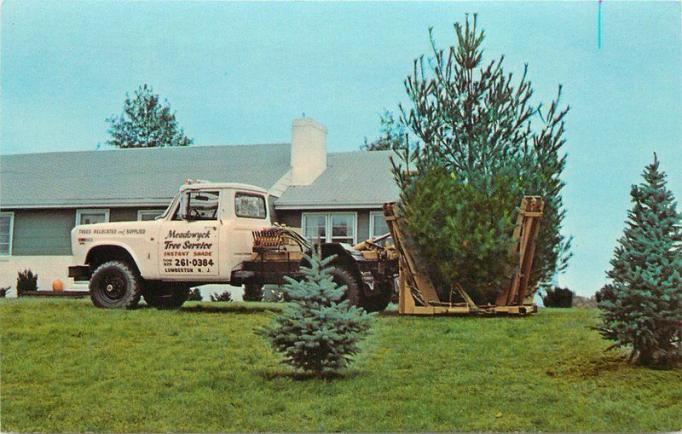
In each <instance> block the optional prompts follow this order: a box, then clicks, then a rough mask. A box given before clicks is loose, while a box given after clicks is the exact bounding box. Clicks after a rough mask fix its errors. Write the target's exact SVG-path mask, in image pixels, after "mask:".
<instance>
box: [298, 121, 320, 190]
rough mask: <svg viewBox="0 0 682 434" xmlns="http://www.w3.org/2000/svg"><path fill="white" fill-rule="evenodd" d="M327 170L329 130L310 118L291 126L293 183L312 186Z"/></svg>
mask: <svg viewBox="0 0 682 434" xmlns="http://www.w3.org/2000/svg"><path fill="white" fill-rule="evenodd" d="M326 168H327V129H326V128H325V127H324V125H322V124H320V123H317V122H315V121H314V120H312V119H310V118H301V119H294V122H293V124H292V126H291V183H290V185H310V184H312V183H313V181H315V179H316V178H317V177H318V176H320V175H321V174H322V172H324V171H325V169H326Z"/></svg>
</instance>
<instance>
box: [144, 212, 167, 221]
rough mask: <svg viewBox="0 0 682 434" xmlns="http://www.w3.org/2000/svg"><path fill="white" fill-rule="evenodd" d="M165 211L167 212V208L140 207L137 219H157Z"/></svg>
mask: <svg viewBox="0 0 682 434" xmlns="http://www.w3.org/2000/svg"><path fill="white" fill-rule="evenodd" d="M164 212H166V210H165V209H140V210H138V211H137V221H140V222H145V221H149V220H155V219H156V218H157V217H158V216H160V215H162V214H163V213H164Z"/></svg>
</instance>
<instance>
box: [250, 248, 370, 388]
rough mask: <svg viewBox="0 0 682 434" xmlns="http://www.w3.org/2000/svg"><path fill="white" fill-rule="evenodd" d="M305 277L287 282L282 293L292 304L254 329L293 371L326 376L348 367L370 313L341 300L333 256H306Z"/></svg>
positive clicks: (355, 352)
mask: <svg viewBox="0 0 682 434" xmlns="http://www.w3.org/2000/svg"><path fill="white" fill-rule="evenodd" d="M307 260H308V261H309V262H310V267H309V268H308V267H302V272H303V274H304V279H303V280H301V281H296V280H294V279H291V278H287V284H286V285H285V286H284V288H283V291H284V293H285V294H286V297H287V298H288V299H289V300H290V301H291V303H290V304H289V305H288V306H287V307H286V308H285V309H284V310H283V312H282V313H281V314H280V315H279V316H277V317H275V319H274V321H273V323H272V324H271V325H270V326H269V327H266V328H263V329H261V330H259V331H258V332H259V333H260V334H261V335H264V336H265V337H266V338H267V339H268V340H269V341H270V345H271V346H272V347H273V349H274V350H275V351H277V352H278V353H280V354H282V356H283V357H284V361H285V362H286V363H288V364H289V365H291V366H293V367H294V368H296V369H301V370H303V371H305V372H310V373H315V374H317V375H325V374H331V373H334V372H337V371H338V370H340V369H341V368H344V367H345V366H347V365H348V364H349V363H350V361H351V360H352V359H353V356H354V355H355V354H357V352H358V343H359V342H360V341H361V340H362V338H363V337H365V336H366V335H367V333H368V331H369V327H370V315H368V314H367V313H366V312H365V311H364V310H363V309H362V308H358V307H355V306H351V305H350V302H349V301H347V300H343V295H344V292H345V286H341V287H340V286H338V285H337V284H336V283H334V281H333V280H332V278H331V275H330V273H331V271H332V270H333V268H331V267H329V263H330V262H331V261H332V260H333V257H330V258H326V259H324V260H320V258H319V257H316V256H313V257H308V258H307Z"/></svg>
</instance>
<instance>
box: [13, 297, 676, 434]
mask: <svg viewBox="0 0 682 434" xmlns="http://www.w3.org/2000/svg"><path fill="white" fill-rule="evenodd" d="M269 309H270V310H273V309H277V305H271V304H241V303H228V304H223V303H201V304H197V303H189V304H188V306H186V307H185V308H183V309H182V310H180V311H177V312H169V311H157V310H153V309H147V308H141V309H138V310H135V311H111V310H99V309H96V308H94V307H92V306H91V305H90V304H89V301H87V300H44V299H20V300H2V301H1V302H0V316H1V322H0V333H1V338H2V341H1V348H0V349H1V351H2V366H1V374H2V377H1V380H2V384H1V386H2V388H1V389H0V393H1V403H0V404H1V407H0V420H1V422H2V426H1V427H0V428H1V430H2V431H116V432H118V431H122V432H130V431H154V432H159V431H163V432H165V431H194V432H201V431H254V430H256V431H283V430H284V431H340V430H342V431H403V430H409V431H442V430H448V431H451V430H483V431H489V430H490V431H509V430H525V431H672V430H680V429H682V370H679V369H678V370H668V371H664V370H651V369H645V368H640V367H633V366H628V365H627V364H626V363H625V362H623V361H622V359H621V357H622V355H620V354H617V353H611V352H609V353H604V351H603V350H604V349H605V348H606V347H607V343H605V342H603V341H602V340H601V338H600V337H599V335H598V333H597V332H595V331H593V330H591V329H590V326H593V325H595V324H596V321H597V312H596V311H592V310H559V309H556V310H551V309H550V310H542V311H541V312H540V313H539V314H538V315H536V316H534V317H529V318H445V317H438V318H416V317H399V316H397V315H395V313H384V314H382V315H380V316H378V317H377V318H376V320H375V324H374V327H373V333H372V335H371V337H370V338H369V339H368V340H367V341H366V342H365V344H364V352H363V353H362V354H361V355H360V356H359V357H358V359H357V361H356V362H355V363H354V364H353V366H352V368H351V369H350V370H349V371H348V372H345V373H344V375H343V376H342V377H340V378H336V379H326V380H325V379H318V378H305V377H301V376H296V375H292V374H291V371H290V370H289V369H288V368H286V367H283V366H282V365H280V364H279V363H278V359H277V357H276V356H275V355H274V354H273V353H272V352H271V351H270V350H269V348H268V346H267V345H266V344H265V343H264V342H263V340H262V339H261V338H260V337H257V336H255V335H254V333H253V329H254V327H256V326H260V325H263V324H265V323H267V322H268V320H269V317H270V315H272V313H271V312H270V311H269Z"/></svg>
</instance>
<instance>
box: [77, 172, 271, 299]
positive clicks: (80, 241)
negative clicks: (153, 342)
mask: <svg viewBox="0 0 682 434" xmlns="http://www.w3.org/2000/svg"><path fill="white" fill-rule="evenodd" d="M271 211H272V210H271V209H270V201H269V197H268V194H267V191H265V190H263V189H261V188H259V187H255V186H251V185H246V184H236V183H211V182H206V181H188V182H186V183H185V184H184V185H182V186H181V187H180V189H179V192H178V194H177V195H176V196H175V198H174V199H173V200H172V202H171V203H170V205H169V206H168V208H167V209H166V211H165V212H164V213H163V214H162V215H161V216H159V217H158V218H157V219H156V220H153V221H136V222H120V223H98V224H90V225H79V226H76V227H75V228H74V229H73V230H72V232H71V244H72V249H73V255H74V261H75V263H76V264H78V265H75V266H72V267H69V277H73V278H74V279H75V280H76V281H79V280H81V281H82V280H90V292H91V298H92V299H93V302H94V303H95V305H97V306H99V307H130V306H132V305H134V304H136V303H137V302H138V301H139V298H140V296H144V297H145V300H146V301H147V303H148V304H152V305H154V304H157V305H159V307H164V306H168V307H173V305H177V304H181V302H180V300H182V301H184V299H183V294H185V293H186V292H188V291H189V287H190V286H191V285H200V284H206V283H230V275H231V270H232V269H233V268H234V267H235V266H236V265H238V264H240V263H241V262H242V261H244V260H245V259H248V258H249V257H250V255H251V251H252V247H253V238H252V231H255V230H259V229H262V228H265V227H269V226H271ZM185 298H186V297H185Z"/></svg>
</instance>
